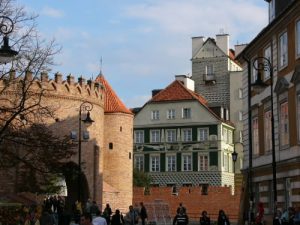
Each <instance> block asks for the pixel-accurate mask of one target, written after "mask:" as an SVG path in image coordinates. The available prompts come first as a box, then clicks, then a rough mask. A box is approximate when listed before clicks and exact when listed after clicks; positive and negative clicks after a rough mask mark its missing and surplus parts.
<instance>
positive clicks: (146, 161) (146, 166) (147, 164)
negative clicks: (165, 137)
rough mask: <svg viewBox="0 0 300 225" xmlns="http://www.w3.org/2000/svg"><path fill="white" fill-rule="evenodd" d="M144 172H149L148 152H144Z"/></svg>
mask: <svg viewBox="0 0 300 225" xmlns="http://www.w3.org/2000/svg"><path fill="white" fill-rule="evenodd" d="M144 159H145V172H150V168H149V159H150V158H149V154H145V157H144Z"/></svg>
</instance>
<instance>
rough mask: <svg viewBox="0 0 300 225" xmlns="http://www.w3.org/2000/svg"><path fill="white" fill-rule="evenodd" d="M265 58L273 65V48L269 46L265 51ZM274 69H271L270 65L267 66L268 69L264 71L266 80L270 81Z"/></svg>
mask: <svg viewBox="0 0 300 225" xmlns="http://www.w3.org/2000/svg"><path fill="white" fill-rule="evenodd" d="M264 57H265V58H267V59H268V60H269V61H270V62H271V64H272V48H271V45H268V46H267V47H266V48H265V49H264ZM271 69H272V68H269V65H268V66H266V69H265V70H264V80H265V81H266V80H268V79H270V70H271Z"/></svg>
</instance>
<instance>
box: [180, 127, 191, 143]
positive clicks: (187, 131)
mask: <svg viewBox="0 0 300 225" xmlns="http://www.w3.org/2000/svg"><path fill="white" fill-rule="evenodd" d="M182 138H183V141H192V129H191V128H186V129H182Z"/></svg>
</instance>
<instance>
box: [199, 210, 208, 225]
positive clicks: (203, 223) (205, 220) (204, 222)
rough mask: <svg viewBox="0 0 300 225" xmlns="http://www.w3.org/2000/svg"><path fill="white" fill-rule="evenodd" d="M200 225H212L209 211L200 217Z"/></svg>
mask: <svg viewBox="0 0 300 225" xmlns="http://www.w3.org/2000/svg"><path fill="white" fill-rule="evenodd" d="M200 225H210V218H209V217H208V216H207V211H205V210H204V211H202V213H201V217H200Z"/></svg>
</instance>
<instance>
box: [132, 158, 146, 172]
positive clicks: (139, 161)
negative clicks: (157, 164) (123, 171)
mask: <svg viewBox="0 0 300 225" xmlns="http://www.w3.org/2000/svg"><path fill="white" fill-rule="evenodd" d="M134 168H135V169H137V170H138V171H144V156H143V155H135V156H134Z"/></svg>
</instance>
